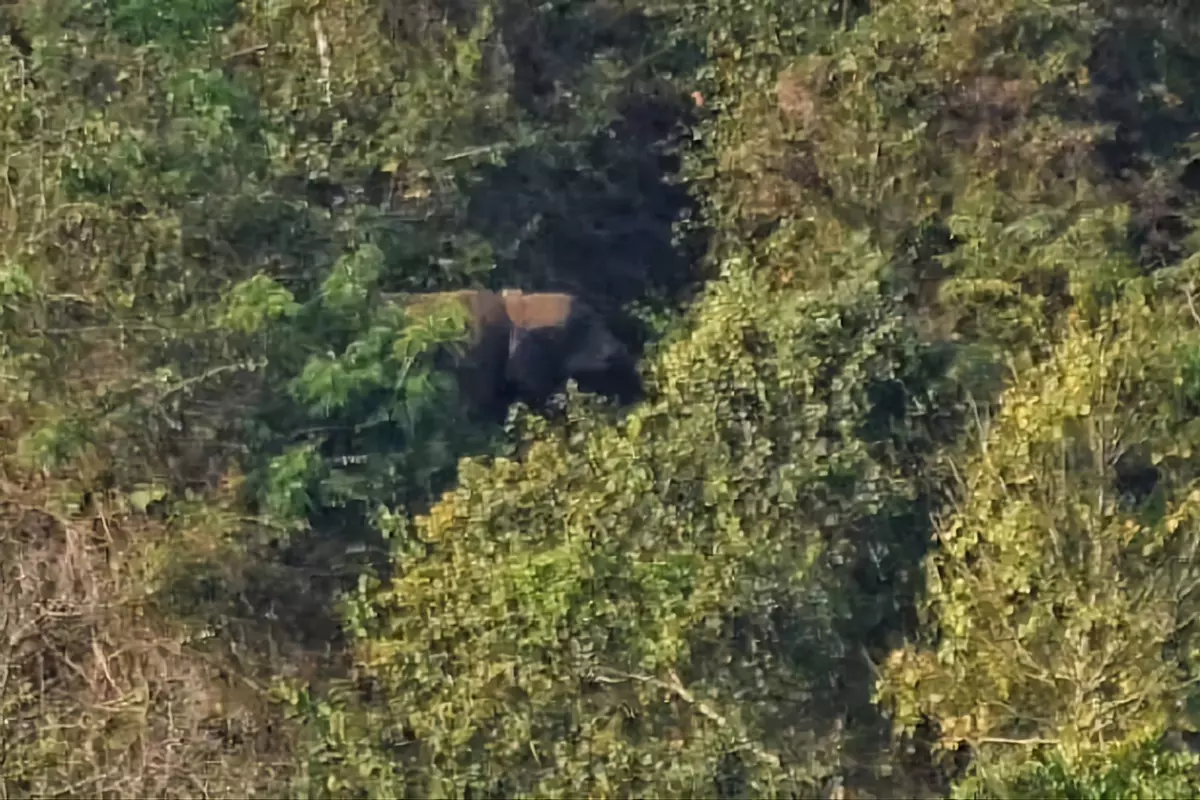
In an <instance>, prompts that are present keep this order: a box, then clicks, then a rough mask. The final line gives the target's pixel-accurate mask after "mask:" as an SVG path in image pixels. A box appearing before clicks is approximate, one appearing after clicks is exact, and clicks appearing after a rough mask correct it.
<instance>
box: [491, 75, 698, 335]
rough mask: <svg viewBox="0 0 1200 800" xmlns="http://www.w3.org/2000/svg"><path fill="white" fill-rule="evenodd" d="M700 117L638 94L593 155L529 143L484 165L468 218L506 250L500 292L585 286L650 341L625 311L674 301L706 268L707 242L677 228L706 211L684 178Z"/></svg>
mask: <svg viewBox="0 0 1200 800" xmlns="http://www.w3.org/2000/svg"><path fill="white" fill-rule="evenodd" d="M690 124H691V120H690V119H689V117H688V112H687V109H686V107H685V104H684V102H683V100H682V99H681V98H677V97H671V96H668V95H665V93H664V94H663V95H660V96H649V97H648V96H645V95H638V94H631V95H629V96H628V97H627V98H626V99H625V100H624V101H623V102H622V103H621V109H620V117H619V118H618V119H617V120H616V121H615V122H614V123H613V124H612V125H611V126H609V127H608V128H607V129H606V130H603V131H601V132H600V133H599V134H597V135H596V136H594V137H593V138H592V139H591V141H589V142H588V143H586V145H585V147H584V148H583V158H584V160H583V162H582V163H579V164H566V165H564V164H559V163H553V162H549V161H547V160H546V159H545V158H544V157H543V154H540V153H537V152H534V151H532V150H526V151H522V152H518V153H516V154H514V155H513V156H512V157H511V158H510V159H509V160H508V163H506V164H505V165H503V166H500V167H487V168H484V170H483V172H482V181H481V184H480V186H479V188H478V189H477V190H476V191H475V192H474V193H473V194H472V197H471V200H470V204H469V207H468V219H469V224H470V225H471V226H472V227H473V228H474V229H476V230H478V231H479V232H480V233H482V234H483V236H484V237H485V238H487V239H488V240H489V241H490V242H492V244H493V246H494V247H495V249H496V250H497V252H499V253H502V254H503V255H502V256H501V258H500V260H499V263H498V264H497V269H496V270H495V272H494V273H493V277H492V283H493V288H501V287H503V286H519V287H521V288H523V289H526V290H527V291H563V292H570V293H572V294H575V295H577V296H579V297H582V298H584V299H585V300H586V301H587V302H588V303H589V304H591V305H593V306H594V307H595V308H597V310H599V311H600V312H601V314H603V315H604V316H605V317H606V318H609V319H610V323H611V324H613V326H614V328H615V329H617V330H618V335H619V336H621V338H622V339H624V340H625V341H626V343H627V344H628V345H630V346H631V347H633V349H635V350H637V349H640V348H639V347H638V345H640V344H642V342H643V340H644V337H645V336H646V334H645V332H644V331H639V330H636V329H631V326H630V324H629V322H628V321H626V324H624V325H622V324H620V322H619V321H617V320H614V319H612V318H613V316H614V315H615V314H618V313H619V312H620V311H621V310H622V309H626V308H627V307H628V306H629V305H630V304H631V303H635V302H641V303H646V304H648V305H650V306H651V307H656V308H657V309H659V310H664V311H665V310H668V309H673V308H675V307H677V306H678V305H680V304H682V303H684V302H686V300H687V299H688V297H689V296H690V294H691V293H692V291H693V290H694V289H695V288H696V286H697V285H698V284H699V282H700V279H701V276H700V275H699V273H698V271H697V268H696V266H695V265H696V264H697V263H698V261H699V259H700V255H701V254H702V253H703V252H704V250H705V247H706V245H707V242H706V241H705V240H704V237H703V236H702V235H696V234H692V235H690V236H687V237H685V238H683V240H682V241H678V242H677V241H676V235H675V226H676V223H677V222H679V221H680V220H682V219H685V218H688V217H690V216H691V215H692V214H694V213H695V206H694V202H693V200H692V198H691V196H690V195H689V193H688V191H687V189H686V187H684V186H682V185H680V184H679V183H677V182H675V180H674V178H675V176H676V174H677V172H678V170H679V168H680V158H679V155H678V153H677V152H676V150H677V148H678V146H679V140H680V138H681V135H682V134H683V133H685V132H686V131H687V130H688V127H689V125H690ZM513 243H516V246H515V247H513V246H512V245H513Z"/></svg>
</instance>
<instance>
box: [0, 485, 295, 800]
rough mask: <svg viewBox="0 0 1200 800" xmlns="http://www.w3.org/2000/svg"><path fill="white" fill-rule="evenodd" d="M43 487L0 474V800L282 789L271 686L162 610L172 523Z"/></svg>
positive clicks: (286, 749)
mask: <svg viewBox="0 0 1200 800" xmlns="http://www.w3.org/2000/svg"><path fill="white" fill-rule="evenodd" d="M32 482H33V481H32V480H31V479H27V480H25V481H18V480H16V479H12V478H5V479H3V480H2V481H0V569H2V570H3V572H2V574H0V716H2V718H3V721H4V724H3V733H2V739H0V798H9V797H25V796H78V797H101V796H104V797H128V798H133V797H210V796H227V797H253V796H257V797H264V796H279V795H281V794H283V793H284V791H285V788H286V781H287V779H288V777H289V772H290V769H291V764H292V761H293V759H292V757H291V753H290V745H289V739H290V737H289V735H288V734H287V732H286V730H287V728H286V725H285V724H284V723H283V721H282V719H281V718H280V716H279V714H278V712H277V711H276V710H275V709H273V708H272V707H270V705H269V704H268V703H267V701H266V697H265V691H264V689H263V687H262V686H261V685H260V684H259V683H257V682H255V681H254V680H253V679H251V678H250V677H248V676H246V675H244V674H241V675H239V673H241V672H242V671H243V670H242V669H241V665H239V664H237V663H236V661H235V660H234V659H232V658H230V657H229V655H228V654H227V655H225V656H221V655H219V654H218V652H217V651H216V650H215V649H214V648H211V647H206V646H205V644H204V643H200V642H198V641H197V640H198V639H199V638H200V637H199V636H198V635H197V632H195V631H191V630H188V627H187V626H186V625H184V624H181V623H178V622H172V621H170V620H168V619H165V618H164V617H162V616H161V615H160V614H158V613H156V611H155V610H154V607H153V604H152V602H151V600H152V597H151V596H152V593H153V590H154V589H155V586H156V578H157V576H158V574H159V573H160V572H161V570H162V560H163V557H164V556H166V557H168V558H169V557H170V548H169V547H167V548H165V549H164V548H163V547H161V545H162V543H163V542H164V540H165V539H164V537H167V536H168V535H169V531H168V530H166V528H165V527H164V526H162V525H158V524H155V523H153V522H150V521H149V520H146V519H144V518H143V519H137V518H135V516H133V515H130V514H120V513H117V512H115V510H113V511H110V510H107V509H105V508H104V507H103V504H102V503H99V502H97V503H94V504H93V506H92V508H91V509H89V511H88V512H87V513H83V514H76V515H70V514H68V513H66V512H62V511H57V510H55V508H56V506H57V505H58V504H57V503H56V501H55V499H54V492H55V491H56V490H60V489H62V488H63V487H61V486H52V485H44V486H34V485H31V484H32Z"/></svg>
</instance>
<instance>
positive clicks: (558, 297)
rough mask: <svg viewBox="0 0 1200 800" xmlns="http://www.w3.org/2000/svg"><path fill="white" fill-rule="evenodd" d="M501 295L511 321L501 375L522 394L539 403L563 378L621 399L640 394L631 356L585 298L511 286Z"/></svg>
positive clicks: (630, 400)
mask: <svg viewBox="0 0 1200 800" xmlns="http://www.w3.org/2000/svg"><path fill="white" fill-rule="evenodd" d="M501 298H502V299H503V301H504V307H505V311H506V312H507V314H508V318H509V322H510V324H511V326H512V327H511V330H510V332H509V347H508V367H507V370H506V375H507V377H508V380H509V381H510V382H511V383H512V384H513V385H514V386H515V388H516V392H517V395H518V396H519V397H520V398H521V399H523V400H525V401H526V402H527V403H528V404H530V405H531V406H535V407H540V406H542V405H543V404H544V403H545V401H546V400H547V399H549V397H550V396H551V395H552V394H553V393H554V392H556V391H558V390H559V389H561V388H562V386H563V385H564V384H565V383H566V381H567V380H568V379H573V380H575V382H576V383H577V384H578V385H579V388H580V389H581V390H582V391H585V392H589V393H593V394H599V395H603V396H606V397H609V398H614V399H616V400H618V401H619V402H621V403H622V404H628V403H633V402H636V401H637V400H639V399H640V398H641V396H642V382H641V376H640V375H639V374H638V371H637V365H636V364H635V363H634V360H633V357H632V356H631V355H630V354H629V351H628V350H627V349H626V347H625V345H624V344H622V343H621V341H620V340H619V339H617V337H616V336H614V335H613V333H612V331H610V330H609V328H608V326H607V325H606V324H605V323H604V320H603V319H602V318H601V317H600V315H599V314H597V313H596V312H595V310H593V309H592V308H591V307H590V306H588V305H587V304H586V303H584V302H583V301H581V300H579V299H578V298H576V297H574V296H573V295H569V294H564V293H551V292H537V293H530V294H525V293H524V292H521V291H519V290H515V289H506V290H505V291H504V292H503V293H502V294H501Z"/></svg>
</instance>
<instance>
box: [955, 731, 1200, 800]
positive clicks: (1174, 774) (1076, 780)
mask: <svg viewBox="0 0 1200 800" xmlns="http://www.w3.org/2000/svg"><path fill="white" fill-rule="evenodd" d="M1197 766H1198V760H1197V757H1196V756H1195V755H1193V754H1190V753H1178V752H1171V751H1169V750H1166V749H1164V748H1163V747H1162V745H1161V744H1160V743H1158V742H1145V743H1141V744H1136V745H1133V746H1129V747H1125V748H1113V749H1110V750H1106V751H1102V752H1101V753H1096V754H1091V755H1089V756H1088V757H1087V758H1084V759H1076V760H1071V759H1068V758H1066V757H1065V756H1064V755H1063V754H1062V753H1060V752H1053V753H1051V754H1049V755H1044V756H1041V757H1039V758H1035V759H1029V758H1023V759H1021V760H1020V761H1019V762H1015V763H1013V764H1012V765H1011V766H1010V767H1009V769H1008V771H1007V772H1002V773H1000V774H994V773H993V774H989V775H986V776H985V775H977V776H974V777H972V778H970V779H968V780H966V781H964V782H963V783H962V784H960V785H958V786H956V787H955V789H954V791H953V793H952V794H951V796H952V797H954V798H962V800H967V798H987V797H1012V798H1026V797H1027V798H1053V799H1054V800H1057V799H1058V798H1063V800H1068V798H1070V799H1071V800H1075V799H1076V798H1077V799H1078V800H1104V799H1105V798H1129V800H1156V799H1157V798H1184V797H1195V796H1196V793H1197V792H1200V783H1198V782H1197V773H1196V767H1197Z"/></svg>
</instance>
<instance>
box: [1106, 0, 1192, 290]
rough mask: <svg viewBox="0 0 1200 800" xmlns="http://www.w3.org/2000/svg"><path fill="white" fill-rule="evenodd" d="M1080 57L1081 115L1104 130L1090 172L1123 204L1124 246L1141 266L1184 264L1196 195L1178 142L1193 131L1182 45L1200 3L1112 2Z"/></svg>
mask: <svg viewBox="0 0 1200 800" xmlns="http://www.w3.org/2000/svg"><path fill="white" fill-rule="evenodd" d="M1108 21H1109V24H1108V25H1107V26H1106V27H1105V28H1104V30H1102V31H1101V32H1100V33H1099V34H1098V35H1097V36H1096V39H1095V41H1094V42H1093V46H1092V53H1091V56H1090V58H1089V61H1088V69H1089V70H1090V72H1091V75H1092V80H1093V83H1094V85H1095V93H1094V100H1093V103H1092V106H1091V108H1089V109H1087V112H1088V114H1089V116H1090V118H1092V119H1096V120H1100V121H1102V122H1106V123H1109V124H1110V125H1112V126H1113V133H1112V135H1111V136H1110V137H1108V138H1107V139H1105V140H1103V141H1100V142H1098V143H1097V144H1096V147H1095V155H1096V161H1097V165H1098V167H1099V168H1100V169H1101V171H1102V172H1103V173H1104V174H1105V175H1106V176H1107V178H1108V180H1110V181H1111V182H1112V183H1113V186H1114V189H1115V191H1116V194H1117V197H1118V198H1119V199H1121V200H1123V201H1124V202H1127V203H1129V205H1130V207H1131V209H1132V212H1133V214H1132V219H1131V220H1130V224H1129V231H1128V233H1129V246H1130V248H1131V249H1132V250H1133V252H1134V253H1135V255H1136V257H1137V259H1138V262H1139V263H1140V264H1141V265H1142V267H1143V268H1144V269H1146V270H1154V269H1159V268H1162V267H1167V266H1171V265H1173V264H1176V263H1178V262H1179V261H1181V260H1182V259H1183V258H1185V257H1186V256H1187V255H1188V253H1189V247H1188V245H1187V244H1186V242H1185V240H1186V239H1187V237H1188V236H1189V235H1190V234H1191V232H1192V230H1193V223H1192V220H1191V219H1190V217H1192V216H1194V213H1195V209H1196V203H1197V201H1198V200H1200V196H1197V193H1196V186H1195V184H1196V180H1195V176H1196V175H1197V174H1200V167H1198V166H1195V161H1194V159H1193V158H1192V157H1191V155H1189V154H1186V153H1185V148H1184V147H1183V145H1185V143H1187V142H1188V141H1189V140H1190V139H1191V138H1193V137H1194V136H1195V135H1196V134H1197V133H1198V132H1200V53H1196V52H1195V51H1194V49H1193V48H1191V47H1190V46H1189V45H1188V42H1189V41H1190V40H1192V39H1190V38H1189V37H1191V36H1193V34H1194V32H1195V31H1196V29H1197V27H1198V26H1200V7H1197V6H1195V4H1180V3H1175V2H1170V1H1169V0H1157V2H1151V3H1128V2H1121V3H1115V4H1114V5H1113V7H1112V8H1111V9H1110V13H1109V20H1108Z"/></svg>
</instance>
